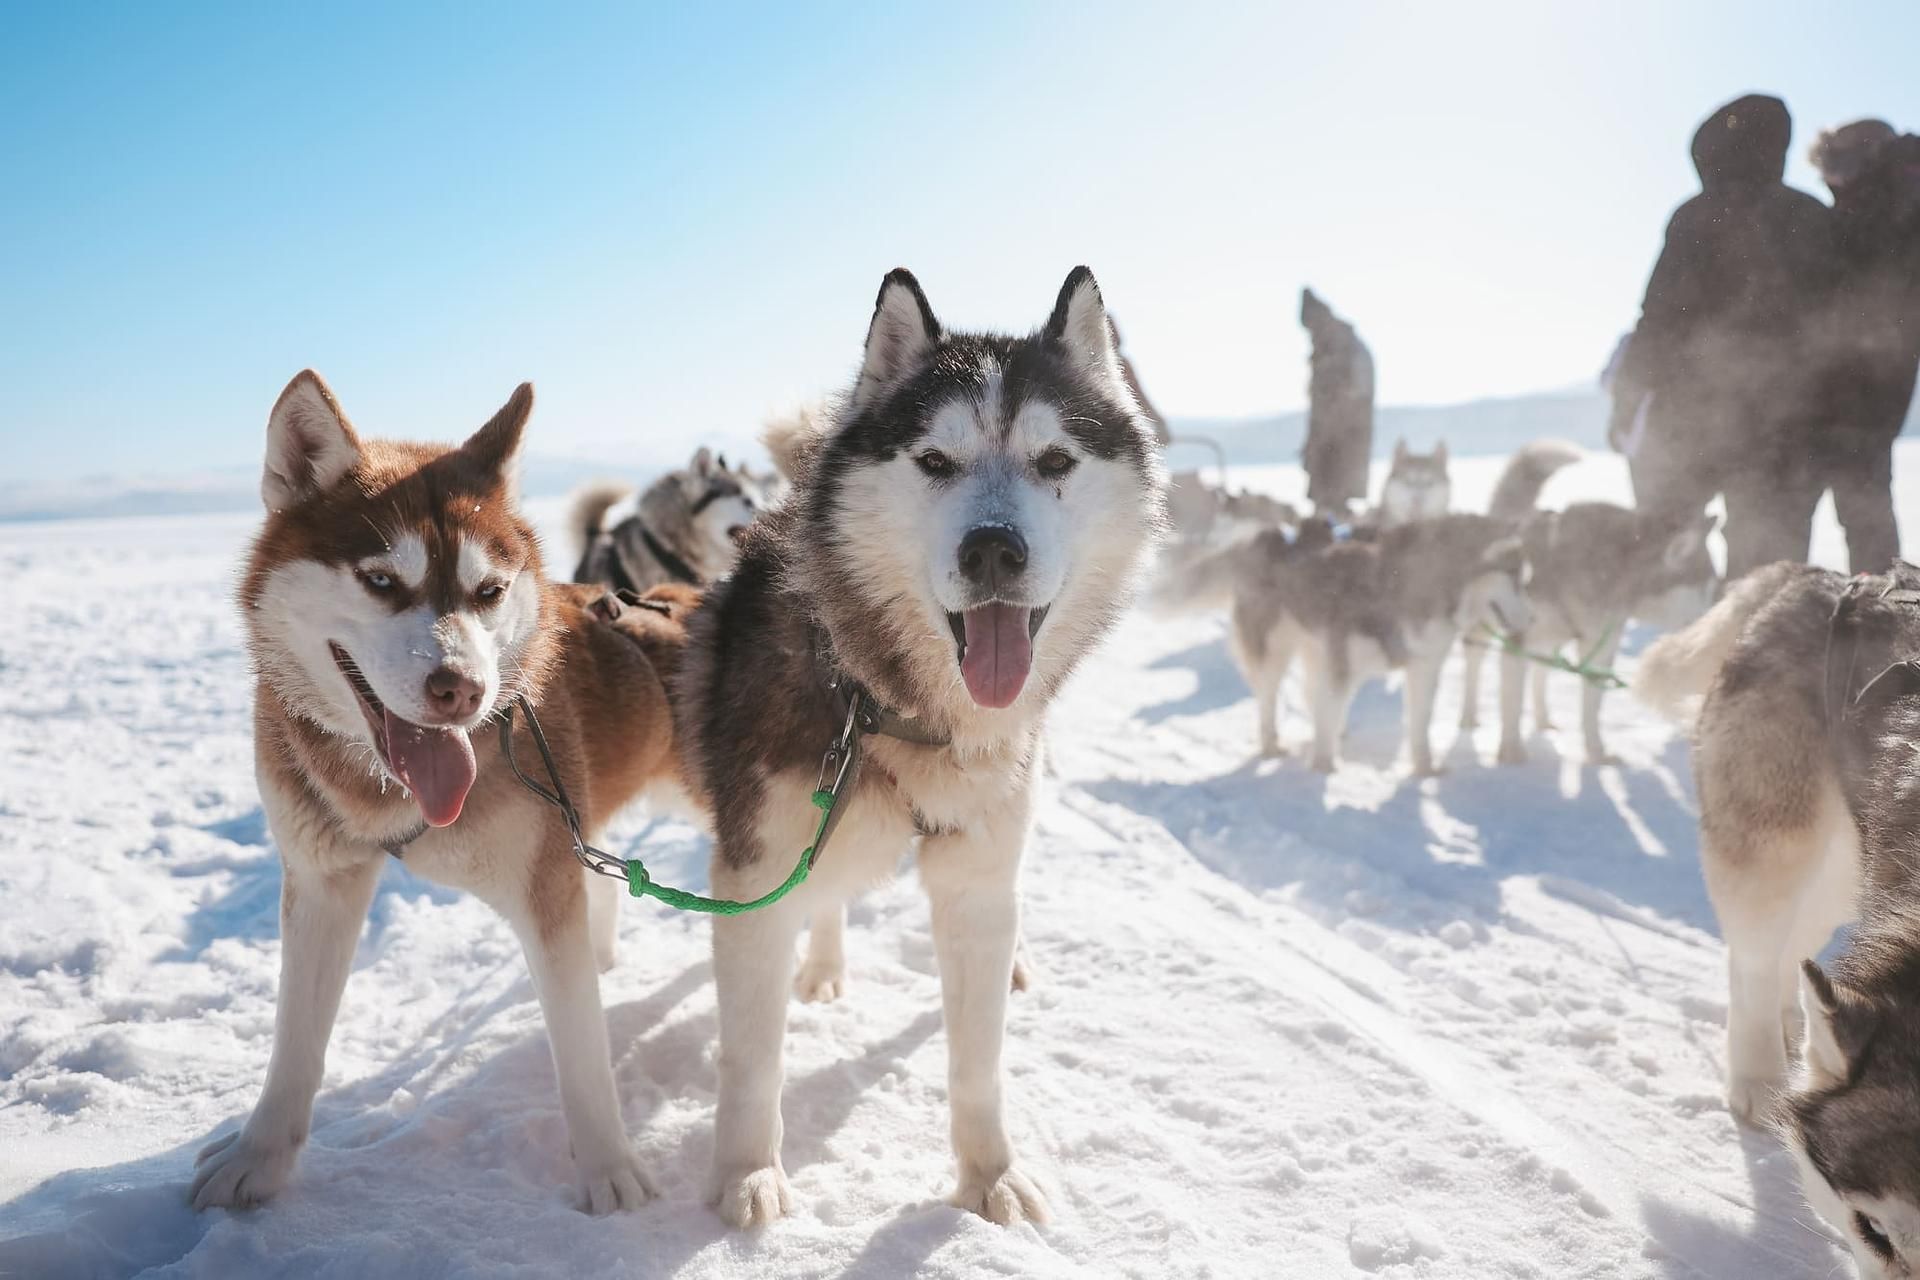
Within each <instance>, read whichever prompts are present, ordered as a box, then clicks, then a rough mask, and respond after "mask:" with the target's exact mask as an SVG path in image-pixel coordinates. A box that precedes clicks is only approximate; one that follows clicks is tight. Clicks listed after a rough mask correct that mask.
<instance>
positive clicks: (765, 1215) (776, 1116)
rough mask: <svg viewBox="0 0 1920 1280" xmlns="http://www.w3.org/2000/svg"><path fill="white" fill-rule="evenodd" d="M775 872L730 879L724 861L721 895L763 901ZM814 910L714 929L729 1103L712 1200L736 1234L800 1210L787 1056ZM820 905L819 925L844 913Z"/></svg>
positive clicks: (716, 1150)
mask: <svg viewBox="0 0 1920 1280" xmlns="http://www.w3.org/2000/svg"><path fill="white" fill-rule="evenodd" d="M836 852H837V851H836ZM766 870H767V869H766V867H765V866H761V865H759V864H756V865H755V866H754V867H750V868H747V869H746V870H744V871H739V872H729V871H728V869H727V868H726V867H725V865H724V861H723V859H721V858H718V857H716V858H715V859H714V877H713V885H714V891H715V892H716V893H718V894H721V895H722V896H725V897H734V898H751V897H755V896H757V895H758V894H760V893H764V892H765V891H766V888H767V886H766V885H765V884H764V883H762V881H764V880H765V878H766ZM756 871H757V872H758V873H759V875H758V876H757V877H756V875H755V872H756ZM798 896H800V895H796V897H798ZM807 905H808V904H806V903H805V902H796V901H795V900H794V898H787V899H784V900H782V901H780V902H778V903H775V904H774V905H773V906H771V907H766V908H764V909H762V910H760V911H755V912H752V913H750V914H747V915H740V916H716V917H715V918H714V922H713V978H714V987H715V990H716V995H717V996H718V999H719V1004H720V1096H719V1101H718V1105H717V1107H716V1110H715V1115H714V1147H713V1187H712V1199H713V1206H714V1208H715V1210H716V1211H718V1212H719V1214H720V1216H721V1217H722V1218H723V1219H725V1220H726V1221H727V1222H728V1223H729V1224H731V1225H732V1226H736V1227H757V1226H764V1225H766V1224H767V1223H770V1222H773V1221H775V1220H776V1219H778V1218H782V1217H784V1216H786V1215H787V1214H788V1213H791V1212H792V1211H793V1192H792V1191H791V1190H790V1189H789V1188H788V1186H787V1174H786V1170H785V1169H783V1168H782V1167H781V1165H780V1137H781V1124H780V1085H781V1078H782V1073H781V1051H782V1048H783V1047H784V1042H785V1040H786V1031H787V999H788V995H787V993H788V991H789V990H790V989H791V985H792V982H793V947H794V942H795V941H796V939H797V938H798V937H799V934H800V924H801V921H802V920H804V919H805V916H806V907H807ZM811 905H812V906H813V908H814V911H815V912H816V915H817V916H819V917H824V916H826V915H827V914H829V913H833V914H835V915H837V913H838V911H839V904H837V903H830V902H825V901H821V900H818V899H816V900H815V901H814V902H813V903H812V904H811Z"/></svg>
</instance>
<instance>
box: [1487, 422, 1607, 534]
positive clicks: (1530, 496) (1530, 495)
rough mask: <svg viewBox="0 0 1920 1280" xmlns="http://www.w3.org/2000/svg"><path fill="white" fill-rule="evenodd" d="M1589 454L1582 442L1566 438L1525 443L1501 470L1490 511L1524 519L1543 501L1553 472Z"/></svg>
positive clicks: (1489, 504) (1493, 514)
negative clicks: (1580, 443) (1541, 497)
mask: <svg viewBox="0 0 1920 1280" xmlns="http://www.w3.org/2000/svg"><path fill="white" fill-rule="evenodd" d="M1585 456H1586V453H1585V451H1584V450H1582V449H1581V448H1580V446H1579V445H1577V444H1571V443H1569V442H1567V441H1565V440H1535V441H1533V442H1532V443H1530V444H1526V445H1522V446H1521V447H1520V448H1519V449H1517V450H1515V451H1514V455H1513V456H1512V457H1511V458H1508V459H1507V465H1506V467H1505V468H1504V469H1503V470H1502V471H1501V472H1500V481H1499V483H1498V484H1495V485H1494V486H1493V500H1492V501H1491V502H1489V503H1488V504H1487V514H1488V515H1490V516H1497V517H1498V518H1500V519H1502V520H1519V519H1523V518H1524V517H1525V516H1526V515H1527V514H1528V513H1529V512H1531V511H1532V510H1533V508H1534V505H1535V504H1536V503H1538V502H1539V501H1540V491H1541V490H1542V489H1544V488H1546V487H1547V481H1548V480H1550V479H1552V478H1553V473H1554V472H1556V471H1558V470H1560V468H1562V467H1567V466H1572V465H1573V464H1574V463H1576V462H1578V461H1580V459H1582V458H1584V457H1585Z"/></svg>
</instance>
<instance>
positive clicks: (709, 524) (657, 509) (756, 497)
mask: <svg viewBox="0 0 1920 1280" xmlns="http://www.w3.org/2000/svg"><path fill="white" fill-rule="evenodd" d="M767 505H768V495H767V492H766V483H765V481H763V480H762V479H761V478H760V477H758V476H755V475H754V474H753V473H752V472H751V471H749V470H748V469H747V467H746V465H745V464H744V463H743V464H741V465H740V466H738V467H730V466H728V465H727V458H726V455H725V454H721V455H719V456H718V457H715V456H714V453H713V451H712V450H711V449H708V448H706V447H705V446H704V445H703V446H702V447H701V448H700V449H699V450H697V451H696V452H695V453H694V455H693V460H692V461H691V462H689V463H688V464H687V465H686V466H684V467H681V468H680V469H679V470H677V471H669V472H667V474H665V475H663V476H661V477H659V478H658V479H656V480H655V481H654V482H653V483H652V484H650V485H648V486H647V487H646V488H645V489H644V490H642V491H641V492H640V493H638V494H635V493H634V492H633V491H632V490H630V489H628V488H627V486H625V485H623V484H619V483H610V484H599V485H591V486H588V487H587V488H585V489H583V490H581V491H580V492H579V493H578V494H576V495H575V496H574V499H573V505H572V508H571V510H570V511H569V513H568V517H567V525H568V528H569V530H570V531H571V532H572V534H573V538H574V542H575V544H576V545H577V546H578V547H579V548H580V560H579V563H578V564H577V565H576V566H575V567H574V570H573V580H574V581H575V582H587V583H592V584H595V585H597V586H603V587H612V588H614V589H615V590H620V591H633V592H645V591H648V590H650V589H651V588H653V587H658V586H663V585H665V584H666V583H669V582H678V583H681V584H682V585H684V586H690V587H697V586H703V585H705V584H706V583H708V582H711V581H713V579H715V578H717V577H719V576H720V575H722V574H724V573H725V572H726V571H727V570H728V569H729V568H731V567H732V566H733V558H734V554H735V552H736V551H737V550H738V549H739V543H740V536H741V535H742V534H743V533H745V532H746V530H747V526H748V525H749V524H751V523H752V522H753V518H754V516H755V515H756V514H757V513H758V512H759V511H761V510H762V509H764V508H765V507H766V506H767Z"/></svg>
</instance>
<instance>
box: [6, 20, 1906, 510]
mask: <svg viewBox="0 0 1920 1280" xmlns="http://www.w3.org/2000/svg"><path fill="white" fill-rule="evenodd" d="M1443 10H1444V12H1442V11H1443ZM4 21H5V34H4V38H0V173H4V174H5V178H4V185H3V186H0V282H3V286H0V299H4V309H3V310H0V379H3V380H4V384H5V386H6V389H7V392H8V394H7V395H6V396H5V399H4V407H0V433H4V436H5V438H6V447H7V455H8V458H9V462H8V464H7V466H6V468H5V470H6V471H8V472H10V473H12V475H13V476H14V477H17V478H20V479H45V480H54V479H65V478H70V477H73V476H77V475H80V474H83V473H89V472H101V471H166V470H174V469H187V468H202V467H212V466H229V465H242V466H244V465H252V464H253V462H254V461H255V460H256V459H257V457H258V453H259V446H260V435H261V427H262V424H263V422H264V419H265V414H266V410H267V407H268V405H269V404H270V403H271V401H272V399H273V397H274V395H275V394H276V393H277V392H278V390H279V388H280V387H281V385H282V384H283V383H284V382H285V381H286V379H287V378H288V377H289V376H290V375H291V374H292V373H294V372H295V371H296V370H298V369H299V368H301V367H302V366H305V365H313V366H314V367H316V368H318V369H320V370H321V371H322V372H323V373H324V374H325V375H326V376H327V377H328V378H329V379H330V380H331V381H332V383H333V384H334V387H335V389H336V390H337V391H338V392H339V393H340V395H341V397H342V399H343V401H344V403H345V404H346V407H347V409H348V412H349V413H350V414H351V415H352V416H353V417H354V418H355V420H356V422H357V423H358V424H359V425H360V426H361V428H362V429H363V430H366V431H368V432H371V433H377V434H392V435H408V436H417V437H426V438H436V437H438V438H446V437H452V436H454V435H457V434H460V433H462V432H464V431H466V430H469V429H470V428H471V427H473V426H475V425H477V424H478V423H479V422H480V421H482V420H483V419H484V418H485V417H486V416H487V414H488V413H489V412H491V410H492V409H493V408H494V407H495V406H496V405H497V404H498V403H499V402H500V401H501V400H503V399H504V398H505V396H506V394H507V392H508V391H509V390H510V389H511V388H512V386H513V385H514V384H515V383H516V382H518V381H520V380H521V379H523V378H531V379H532V380H533V381H534V382H535V384H536V386H537V388H538V391H539V397H540V399H539V408H538V409H537V411H536V417H535V424H534V432H535V435H534V438H533V447H534V448H535V449H536V450H538V451H540V452H544V453H549V454H578V455H585V456H594V457H601V458H607V459H614V460H632V461H634V462H636V463H639V462H650V461H656V460H659V459H663V458H667V457H670V456H678V455H680V454H682V453H684V452H685V451H686V450H687V449H689V448H691V446H692V445H693V444H694V443H696V442H698V441H700V440H703V439H710V440H714V441H719V442H735V443H737V442H740V441H744V440H747V439H750V438H751V436H752V435H753V433H754V431H755V429H756V424H757V422H758V421H759V420H760V418H761V417H762V416H763V415H764V413H765V412H766V411H767V410H769V409H771V408H774V407H777V406H779V405H781V404H783V403H785V402H789V401H791V400H794V399H797V398H799V397H802V396H806V395H809V394H812V393H814V392H817V391H819V390H822V389H825V388H827V387H830V386H835V385H838V384H839V383H840V382H842V381H843V379H844V378H845V377H846V376H847V375H848V374H849V372H850V370H851V367H852V362H853V361H854V359H855V358H856V356H857V353H858V346H859V342H860V338H861V335H862V333H863V331H864V327H865V324H866V320H867V317H868V313H869V309H870V307H871V305H872V299H873V294H874V290H875V288H876V286H877V285H878V282H879V280H880V277H881V276H882V274H884V272H885V271H886V270H887V269H888V268H890V267H892V266H895V265H900V264H904V265H907V266H909V267H912V268H913V269H914V270H915V271H916V272H917V273H918V274H919V275H920V278H921V280H922V282H923V283H924V284H925V285H926V287H927V290H928V292H929V294H930V296H931V299H932V301H933V304H934V307H935V309H936V311H938V312H939V313H940V314H941V315H942V317H943V318H944V319H946V320H948V321H949V322H958V323H963V324H982V325H994V326H999V327H1008V328H1025V327H1029V326H1031V325H1033V324H1036V323H1038V322H1039V321H1040V320H1041V319H1042V318H1044V315H1045V312H1046V309H1047V307H1048V306H1049V304H1050V302H1051V300H1052V297H1053V294H1054V292H1055V290H1056V289H1057V288H1058V286H1059V283H1060V281H1061V279H1062V278H1063V277H1064V275H1065V273H1066V271H1067V270H1068V268H1069V267H1071V266H1072V265H1074V264H1075V263H1077V262H1082V261H1084V262H1087V263H1089V264H1091V265H1092V266H1093V268H1094V270H1095V271H1096V273H1097V274H1098V275H1099V277H1100V279H1101V282H1102V285H1103V287H1104V289H1105V292H1106V295H1107V298H1108V301H1109V304H1110V305H1111V307H1112V308H1113V310H1114V312H1115V314H1116V316H1117V317H1118V318H1119V319H1120V321H1121V324H1122V327H1123V329H1124V330H1125V333H1126V337H1127V341H1128V346H1129V348H1130V350H1131V351H1132V353H1133V355H1134V357H1135V360H1136V362H1137V364H1138V366H1139V368H1140V371H1141V376H1142V378H1143V380H1144V382H1145V384H1146V387H1147V389H1148V391H1149V393H1150V394H1151V395H1152V396H1153V397H1154V398H1155V399H1156V400H1158V401H1159V402H1160V403H1161V405H1162V407H1163V408H1165V409H1166V410H1168V411H1169V412H1170V413H1173V414H1176V415H1239V414H1252V413H1259V412H1264V411H1270V410H1275V409H1280V408H1285V407H1291V406H1295V405H1297V404H1299V403H1300V401H1301V399H1302V392H1303V385H1304V368H1303V358H1304V344H1303V340H1302V337H1301V335H1300V332H1299V329H1298V327H1297V325H1296V323H1295V300H1296V297H1297V293H1298V290H1299V287H1300V285H1301V284H1302V283H1311V284H1313V285H1314V287H1315V288H1316V289H1318V290H1319V291H1321V292H1322V293H1323V295H1325V296H1326V297H1328V298H1329V299H1330V300H1331V301H1332V302H1333V304H1334V305H1335V307H1336V308H1337V309H1339V310H1340V311H1342V312H1343V313H1346V314H1348V315H1350V316H1351V317H1353V318H1354V319H1356V320H1357V321H1358V323H1359V324H1360V326H1361V329H1362V332H1363V333H1364V334H1365V335H1366V337H1367V338H1368V340H1369V341H1370V342H1371V343H1372V345H1373V347H1374V351H1375V355H1376V358H1377V361H1378V364H1379V370H1380V383H1381V395H1382V398H1383V399H1384V400H1386V401H1389V402H1394V403H1416V402H1446V401H1455V400H1463V399H1470V398H1474V397H1477V396H1482V395H1499V394H1511V393H1518V392H1524V391H1528V390H1536V389H1541V388H1549V387H1558V386H1565V385H1568V384H1571V383H1574V382H1576V381H1582V380H1585V379H1587V378H1590V377H1591V376H1592V374H1593V373H1594V371H1595V370H1596V368H1597V367H1598V366H1599V364H1600V363H1601V362H1602V361H1603V360H1604V359H1605V357H1606V355H1607V352H1608V350H1609V349H1610V347H1611V345H1612V343H1613V340H1614V338H1615V337H1616V336H1617V334H1618V333H1619V332H1620V331H1621V330H1622V329H1624V328H1625V327H1626V326H1627V325H1629V324H1630V323H1631V320H1632V317H1633V314H1634V308H1635V306H1636V305H1637V302H1638V298H1639V293H1640V290H1641V287H1642V285H1643V283H1644V280H1645V275H1646V272H1647V269H1648V267H1649V266H1650V264H1651V262H1652V258H1653V255H1654V253H1655V251H1656V250H1657V248H1658V242H1659V234H1660V231H1661V229H1662V227H1663V225H1664V222H1665V218H1666V215H1667V213H1668V212H1669V210H1670V209H1671V208H1672V206H1673V205H1674V204H1676V203H1677V202H1678V201H1680V200H1681V199H1683V198H1685V196H1686V195H1687V194H1688V193H1689V192H1690V191H1691V190H1692V189H1693V187H1694V182H1693V175H1692V171H1691V168H1690V166H1689V165H1688V162H1687V140H1688V138H1689V136H1690V135H1691V132H1692V130H1693V128H1694V126H1695V124H1696V123H1697V121H1698V120H1699V119H1700V118H1701V117H1702V116H1703V115H1704V114H1705V113H1706V112H1707V111H1708V110H1709V109H1711V108H1712V107H1713V106H1714V105H1716V104H1717V103H1719V102H1721V101H1724V100H1726V99H1728V98H1730V97H1733V96H1735V95H1737V94H1739V93H1742V92H1746V91H1748V90H1753V89H1760V90H1766V91H1770V92H1775V93H1779V94H1781V95H1782V96H1783V97H1785V98H1786V99H1787V101H1788V103H1789V105H1790V106H1791V107H1792V109H1793V111H1794V114H1795V119H1796V130H1797V133H1796V140H1795V151H1796V158H1795V164H1794V167H1793V169H1792V170H1791V171H1790V174H1789V178H1790V180H1791V181H1794V182H1796V183H1797V184H1799V185H1801V186H1804V187H1807V188H1808V189H1812V190H1819V187H1818V183H1817V181H1816V179H1815V178H1814V176H1813V175H1812V173H1811V171H1810V170H1809V169H1808V168H1807V166H1806V165H1805V162H1804V152H1805V146H1806V144H1807V143H1808V142H1810V141H1811V139H1812V137H1813V135H1814V132H1815V131H1816V130H1817V129H1818V127H1820V126H1821V125H1825V124H1831V123H1835V122H1838V121H1842V120H1846V119H1851V118H1855V117H1857V116H1860V115H1863V114H1876V115H1881V116H1884V117H1886V118H1888V119H1890V120H1892V121H1893V122H1894V123H1895V124H1897V125H1900V126H1901V127H1903V128H1920V76H1916V75H1914V74H1913V72H1912V55H1913V50H1915V49H1916V48H1920V5H1915V4H1912V3H1892V2H1890V3H1885V4H1879V5H1855V6H1847V5H1841V6H1837V7H1833V8H1829V9H1826V10H1824V11H1822V12H1819V13H1816V11H1814V10H1812V9H1810V8H1808V7H1806V6H1804V5H1789V4H1771V5H1769V4H1762V3H1687V4H1670V3H1669V4H1663V3H1640V2H1638V0H1630V2H1628V3H1622V4H1616V5H1611V6H1604V7H1603V6H1574V5H1562V4H1557V3H1539V2H1535V3H1515V4H1501V5H1492V4H1460V5H1445V6H1441V5H1428V4H1418V5H1415V4H1404V5H1387V4H1378V5H1374V4H1364V3H1360V4H1344V5H1333V4H1327V3H1313V4H1303V5H1285V4H1274V5H1259V6H1248V5H1217V6H1216V5H1212V4H1207V3H1184V4H1179V5H1142V4H1131V3H1125V2H1124V0H1123V2H1120V3H1109V4H1101V5H1097V6H1079V5H1066V4H1045V5H1041V4H1018V5H1001V4H997V3H976V4H971V5H942V6H932V5H905V6H901V5H884V6H882V5H875V6H863V5H854V4H834V5H821V6H786V5H783V6H768V7H765V8H762V7H756V6H717V5H715V6H703V7H700V8H699V9H698V10H697V11H696V10H693V9H684V10H683V9H661V8H643V7H639V6H619V7H614V8H605V9H599V8H573V7H568V8H565V9H564V10H563V9H561V8H560V7H557V6H547V7H543V8H542V9H541V11H539V12H538V13H536V12H535V11H534V10H533V9H532V7H525V8H511V7H506V6H499V7H495V6H477V5H476V6H457V7H456V6H448V7H444V8H429V7H424V6H410V7H408V8H407V9H406V10H405V12H390V11H388V9H387V8H386V7H384V6H373V5H369V6H364V7H360V6H353V5H327V6H303V7H298V8H296V7H293V6H240V5H235V6H232V7H219V6H184V5H183V6H168V5H128V6H125V7H113V6H105V5H102V6H59V5H51V4H49V5H44V6H34V7H24V6H15V7H11V8H10V9H9V10H8V13H7V16H6V18H5V20H4Z"/></svg>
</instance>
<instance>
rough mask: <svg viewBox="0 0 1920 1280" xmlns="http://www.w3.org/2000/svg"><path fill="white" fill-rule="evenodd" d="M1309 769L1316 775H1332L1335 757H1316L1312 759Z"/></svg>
mask: <svg viewBox="0 0 1920 1280" xmlns="http://www.w3.org/2000/svg"><path fill="white" fill-rule="evenodd" d="M1307 767H1308V768H1310V769H1312V770H1313V771H1314V772H1315V773H1332V772H1333V757H1332V756H1315V757H1314V758H1313V759H1312V761H1311V762H1309V764H1308V765H1307Z"/></svg>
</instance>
